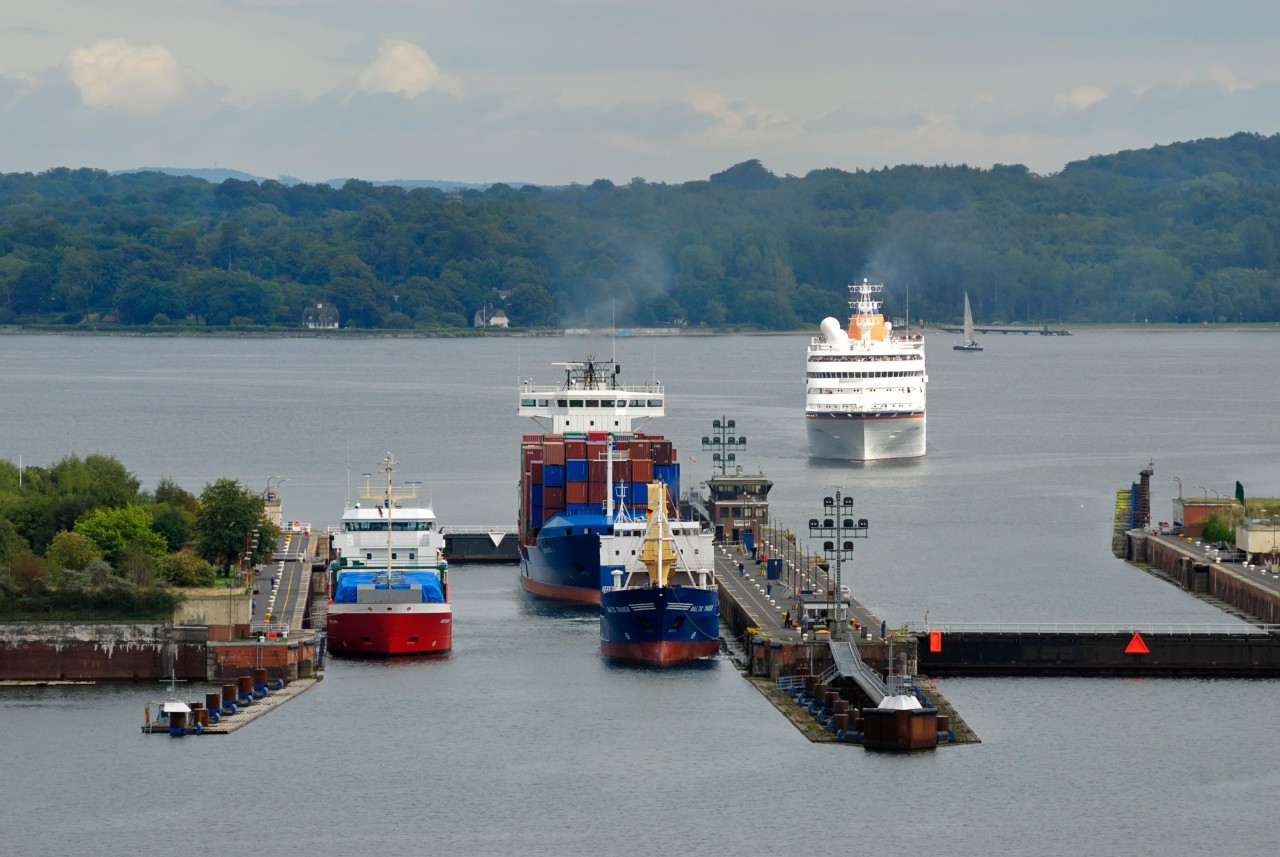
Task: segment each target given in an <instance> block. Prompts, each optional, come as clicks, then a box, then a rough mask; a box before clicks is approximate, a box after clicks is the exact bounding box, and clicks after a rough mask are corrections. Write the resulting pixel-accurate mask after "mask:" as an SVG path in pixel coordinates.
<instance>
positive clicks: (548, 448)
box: [542, 443, 565, 464]
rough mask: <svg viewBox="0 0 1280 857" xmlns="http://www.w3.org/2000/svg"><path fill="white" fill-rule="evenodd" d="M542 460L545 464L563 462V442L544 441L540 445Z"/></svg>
mask: <svg viewBox="0 0 1280 857" xmlns="http://www.w3.org/2000/svg"><path fill="white" fill-rule="evenodd" d="M542 460H543V462H544V463H546V464H564V460H565V456H564V444H563V443H544V444H543V445H542Z"/></svg>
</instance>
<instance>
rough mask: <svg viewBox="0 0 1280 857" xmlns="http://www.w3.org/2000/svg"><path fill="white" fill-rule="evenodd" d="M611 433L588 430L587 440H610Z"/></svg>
mask: <svg viewBox="0 0 1280 857" xmlns="http://www.w3.org/2000/svg"><path fill="white" fill-rule="evenodd" d="M608 439H609V433H608V432H607V431H589V432H587V440H588V441H592V440H608Z"/></svg>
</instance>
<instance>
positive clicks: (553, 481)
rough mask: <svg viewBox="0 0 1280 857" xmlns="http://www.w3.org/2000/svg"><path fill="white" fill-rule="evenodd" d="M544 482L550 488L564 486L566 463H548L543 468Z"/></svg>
mask: <svg viewBox="0 0 1280 857" xmlns="http://www.w3.org/2000/svg"><path fill="white" fill-rule="evenodd" d="M542 484H543V485H545V486H547V487H548V488H563V487H564V465H563V464H548V465H545V466H544V467H543V468H542Z"/></svg>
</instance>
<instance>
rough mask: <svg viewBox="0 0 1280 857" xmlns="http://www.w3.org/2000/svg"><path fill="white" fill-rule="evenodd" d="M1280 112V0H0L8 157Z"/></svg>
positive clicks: (988, 128)
mask: <svg viewBox="0 0 1280 857" xmlns="http://www.w3.org/2000/svg"><path fill="white" fill-rule="evenodd" d="M1236 131H1254V132H1259V133H1263V134H1268V135H1270V134H1274V133H1276V132H1277V131H1280V3H1278V2H1276V0H1216V2H1209V0H1197V2H1190V0H1159V1H1158V2H1156V0H1108V2H1099V0H1059V2H1052V3H1048V2H1036V0H1019V1H1017V2H1006V1H1005V0H875V2H872V0H678V2H672V0H640V2H633V1H632V0H78V2H76V0H0V172H15V171H40V170H44V169H48V168H50V167H57V166H70V167H85V166H87V167H98V168H103V169H109V170H117V169H128V168H134V167H142V166H164V167H213V166H219V167H228V168H232V169H239V170H244V171H246V172H249V173H253V174H255V175H262V176H268V177H276V176H282V175H289V176H296V177H298V178H301V179H303V180H305V181H323V180H325V179H330V178H337V177H349V176H350V177H357V178H363V179H370V180H380V179H447V180H456V181H467V182H493V181H505V182H511V183H518V182H536V183H541V184H567V183H570V182H579V183H584V184H585V183H589V182H591V181H593V180H595V179H597V178H607V179H611V180H613V181H615V182H626V181H629V180H630V179H632V178H633V177H640V178H644V179H647V180H649V181H656V182H668V183H677V182H684V181H690V180H697V179H705V178H706V177H707V176H709V175H710V174H711V173H714V172H718V171H720V170H723V169H725V168H727V167H729V166H732V165H733V164H736V163H739V162H741V161H744V160H748V159H751V158H757V159H759V160H760V161H761V163H763V164H764V166H765V167H767V168H768V169H769V170H771V171H773V172H774V173H777V174H779V175H783V174H792V175H798V176H799V175H804V174H805V173H807V172H809V171H810V170H814V169H821V168H825V167H837V168H840V169H845V170H853V169H859V168H861V169H874V168H879V167H884V166H893V165H896V164H905V163H911V164H930V165H932V164H962V163H963V164H969V165H971V166H977V167H989V166H991V165H992V164H995V163H1006V164H1012V163H1020V164H1025V165H1026V166H1028V167H1029V168H1031V170H1033V171H1034V172H1038V173H1046V174H1047V173H1053V172H1056V171H1058V170H1060V169H1062V167H1063V166H1064V165H1065V164H1066V163H1067V162H1069V161H1073V160H1078V159H1081V158H1085V157H1088V156H1090V155H1094V154H1105V153H1111V152H1116V151H1120V150H1123V149H1136V148H1146V147H1148V146H1152V145H1155V144H1162V143H1171V142H1175V141H1179V140H1192V139H1198V138H1201V137H1222V136H1227V135H1229V134H1232V133H1235V132H1236Z"/></svg>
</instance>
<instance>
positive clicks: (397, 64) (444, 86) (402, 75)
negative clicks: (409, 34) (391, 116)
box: [360, 39, 462, 98]
mask: <svg viewBox="0 0 1280 857" xmlns="http://www.w3.org/2000/svg"><path fill="white" fill-rule="evenodd" d="M360 88H361V89H363V90H364V91H365V92H375V93H377V92H391V93H399V94H401V95H405V96H407V97H409V98H412V97H414V96H415V95H421V94H422V93H424V92H427V91H430V90H435V91H437V92H447V93H449V94H451V95H461V94H462V84H461V82H459V81H458V80H457V78H454V77H452V76H451V75H447V74H445V73H443V72H442V71H440V69H439V67H437V66H436V64H435V62H433V61H432V59H431V57H430V56H429V55H428V54H427V52H426V51H424V50H423V49H422V48H420V47H418V46H417V45H415V44H414V43H413V42H406V41H404V40H402V39H388V40H387V41H385V42H383V43H382V44H381V45H379V46H378V55H377V56H376V57H374V59H373V62H372V63H370V64H369V67H368V68H366V69H365V70H364V72H363V73H362V74H361V75H360Z"/></svg>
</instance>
